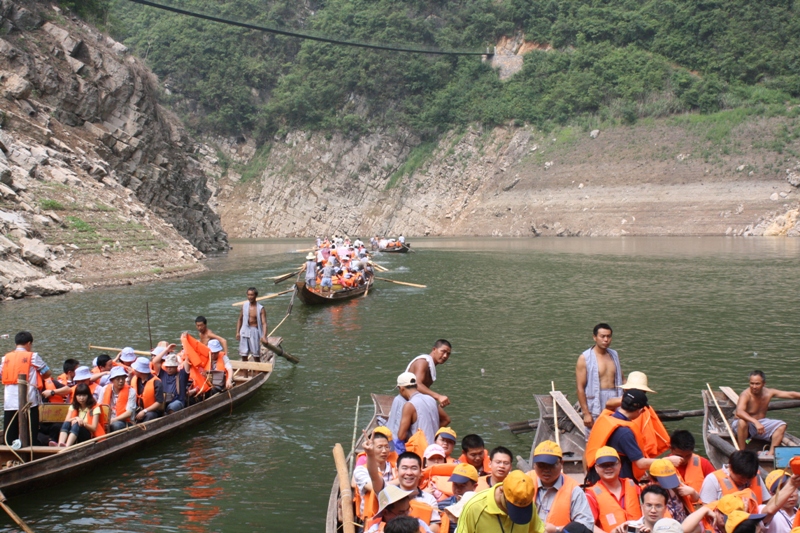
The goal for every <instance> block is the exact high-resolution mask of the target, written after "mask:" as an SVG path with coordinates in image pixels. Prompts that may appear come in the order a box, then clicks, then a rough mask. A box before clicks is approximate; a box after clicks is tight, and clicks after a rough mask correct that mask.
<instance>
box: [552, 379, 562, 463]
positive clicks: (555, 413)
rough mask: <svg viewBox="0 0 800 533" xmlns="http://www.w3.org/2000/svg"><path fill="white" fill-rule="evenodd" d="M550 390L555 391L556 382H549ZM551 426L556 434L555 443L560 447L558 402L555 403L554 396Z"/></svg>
mask: <svg viewBox="0 0 800 533" xmlns="http://www.w3.org/2000/svg"><path fill="white" fill-rule="evenodd" d="M550 390H551V391H553V392H555V391H556V382H555V381H551V382H550ZM553 426H555V430H556V431H555V434H556V444H557V445H558V447H559V448H560V447H561V437H560V436H559V434H558V403H556V400H555V398H553Z"/></svg>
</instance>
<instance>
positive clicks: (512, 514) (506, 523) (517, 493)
mask: <svg viewBox="0 0 800 533" xmlns="http://www.w3.org/2000/svg"><path fill="white" fill-rule="evenodd" d="M535 492H536V489H535V487H534V485H533V480H532V479H531V478H530V477H529V476H528V475H527V474H525V473H524V472H522V471H521V470H514V471H513V472H511V473H510V474H509V475H508V477H506V479H505V480H504V481H503V482H502V483H499V484H498V485H495V486H494V487H492V488H490V489H488V490H485V491H483V492H479V493H478V494H476V495H475V496H473V497H472V498H471V499H470V500H469V502H467V504H466V505H465V506H464V509H463V510H462V511H461V515H460V517H459V519H458V527H457V528H456V533H512V532H513V533H544V522H542V520H541V518H539V514H538V513H537V512H536V509H535V505H534V503H533V497H534V494H535Z"/></svg>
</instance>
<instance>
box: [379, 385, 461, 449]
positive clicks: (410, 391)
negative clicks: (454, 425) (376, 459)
mask: <svg viewBox="0 0 800 533" xmlns="http://www.w3.org/2000/svg"><path fill="white" fill-rule="evenodd" d="M397 388H398V390H399V391H400V394H399V395H398V396H399V397H401V398H402V399H403V400H404V401H403V402H402V404H400V403H399V402H392V412H391V414H390V415H389V420H388V422H387V426H388V427H389V429H390V430H392V431H394V430H393V429H392V428H393V427H394V426H395V425H396V426H397V433H396V435H397V440H396V441H395V448H403V447H404V446H403V445H404V443H408V445H409V446H408V450H409V451H414V452H417V455H422V453H423V452H424V451H425V448H427V446H428V443H429V442H433V441H434V440H435V439H436V431H437V430H438V429H439V428H440V427H442V426H447V425H448V424H449V423H450V417H449V416H447V413H445V412H444V409H442V408H441V407H439V405H437V404H436V400H434V399H433V398H431V397H430V396H428V395H425V394H422V393H420V391H419V389H418V387H417V377H416V376H415V375H414V374H412V373H411V372H403V373H402V374H400V375H399V376H398V377H397ZM395 403H397V404H398V406H400V405H402V406H401V407H400V409H399V418H400V419H399V420H397V419H396V417H397V411H398V410H397V409H395ZM393 417H394V418H393ZM417 431H420V432H422V435H424V439H425V442H424V443H421V442H420V441H419V437H415V434H416V433H417ZM412 437H415V439H414V443H418V444H417V446H418V448H421V449H412V444H411V443H412ZM401 443H402V444H401ZM402 451H404V450H401V449H398V452H402Z"/></svg>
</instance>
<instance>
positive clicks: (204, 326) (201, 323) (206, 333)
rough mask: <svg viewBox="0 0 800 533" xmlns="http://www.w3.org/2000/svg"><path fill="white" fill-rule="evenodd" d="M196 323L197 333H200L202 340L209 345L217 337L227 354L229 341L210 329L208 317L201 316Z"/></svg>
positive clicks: (196, 319)
mask: <svg viewBox="0 0 800 533" xmlns="http://www.w3.org/2000/svg"><path fill="white" fill-rule="evenodd" d="M194 325H195V327H196V328H197V333H198V334H199V335H200V342H202V343H203V344H205V345H206V346H208V341H210V340H211V339H217V340H218V341H219V342H220V344H222V350H223V351H224V352H225V353H226V354H227V353H228V341H226V340H225V339H223V338H222V337H220V336H219V335H217V334H216V333H214V332H213V331H211V330H210V329H208V320H206V317H204V316H199V317H197V318H195V319H194ZM237 331H238V330H237Z"/></svg>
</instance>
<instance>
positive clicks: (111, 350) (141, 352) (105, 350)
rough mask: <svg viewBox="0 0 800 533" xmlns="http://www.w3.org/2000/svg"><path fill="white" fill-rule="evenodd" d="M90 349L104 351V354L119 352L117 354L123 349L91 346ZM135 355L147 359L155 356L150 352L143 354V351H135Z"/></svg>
mask: <svg viewBox="0 0 800 533" xmlns="http://www.w3.org/2000/svg"><path fill="white" fill-rule="evenodd" d="M89 349H90V350H103V351H104V352H117V353H119V352H121V351H122V348H109V347H108V346H92V345H91V344H90V345H89ZM133 353H135V354H136V355H144V356H146V357H150V356H151V355H153V354H152V353H150V352H143V351H141V350H134V351H133Z"/></svg>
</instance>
